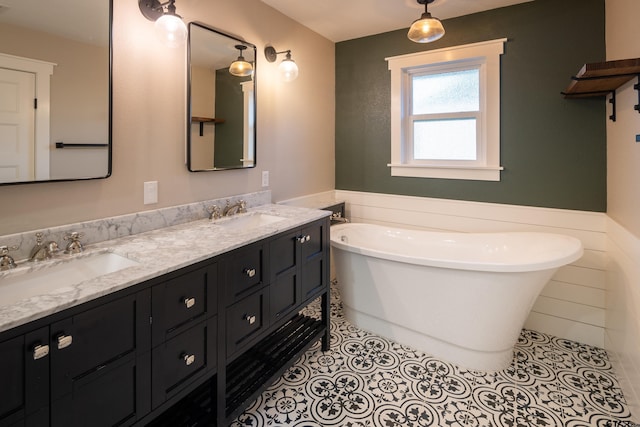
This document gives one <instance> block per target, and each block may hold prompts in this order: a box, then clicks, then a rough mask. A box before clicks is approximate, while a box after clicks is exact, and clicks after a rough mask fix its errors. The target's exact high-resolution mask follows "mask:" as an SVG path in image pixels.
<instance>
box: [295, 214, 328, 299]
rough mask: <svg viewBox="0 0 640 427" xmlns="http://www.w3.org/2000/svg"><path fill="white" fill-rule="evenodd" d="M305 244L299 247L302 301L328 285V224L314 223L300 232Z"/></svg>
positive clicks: (325, 222) (326, 222) (324, 222)
mask: <svg viewBox="0 0 640 427" xmlns="http://www.w3.org/2000/svg"><path fill="white" fill-rule="evenodd" d="M302 236H304V238H305V242H304V243H303V244H302V245H301V250H302V255H301V263H302V266H301V278H302V280H301V282H302V286H301V287H302V290H301V294H302V299H303V300H305V299H307V298H309V297H311V296H313V295H314V294H316V293H319V292H320V291H322V290H323V289H324V288H325V287H326V286H327V285H328V283H329V278H328V275H329V263H328V262H329V261H328V245H329V224H328V221H325V220H323V221H319V222H315V223H313V224H312V225H310V226H309V227H306V228H304V229H303V230H302Z"/></svg>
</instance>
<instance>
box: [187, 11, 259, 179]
mask: <svg viewBox="0 0 640 427" xmlns="http://www.w3.org/2000/svg"><path fill="white" fill-rule="evenodd" d="M187 52H188V60H187V67H188V70H187V71H188V73H187V74H188V88H187V167H188V168H189V170H190V171H192V172H201V171H213V170H225V169H240V168H251V167H254V166H255V165H256V154H255V153H256V108H255V105H256V88H255V76H256V74H255V73H256V47H255V46H254V45H253V44H251V43H248V42H246V41H244V40H241V39H238V38H236V37H233V36H230V35H227V34H224V33H222V32H220V31H218V30H215V29H213V28H210V27H208V26H206V25H204V24H201V23H197V22H191V23H189V46H188V50H187ZM239 57H242V58H243V59H244V61H240V62H236V61H238V60H239V59H240V58H239ZM232 64H234V68H232V69H231V71H233V72H234V74H232V73H231V72H230V66H231V65H232ZM243 67H244V68H243ZM248 67H251V70H246V68H248ZM243 74H244V75H243Z"/></svg>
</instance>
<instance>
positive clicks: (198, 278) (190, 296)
mask: <svg viewBox="0 0 640 427" xmlns="http://www.w3.org/2000/svg"><path fill="white" fill-rule="evenodd" d="M217 275H218V274H217V264H213V265H210V266H207V267H204V268H200V269H198V270H195V271H191V272H189V273H186V274H183V275H181V276H178V277H175V278H173V279H170V280H167V281H166V282H164V283H161V284H159V285H156V286H154V287H153V289H152V298H151V299H152V305H153V308H152V315H153V346H156V345H158V344H160V343H162V342H164V341H165V340H166V339H167V338H171V336H172V335H175V334H176V333H179V332H180V331H182V330H184V329H186V328H189V327H190V326H192V325H193V324H195V323H197V322H198V321H200V320H202V319H204V318H205V317H210V315H213V314H215V313H216V312H217V310H218V303H217V295H218V289H217V285H216V281H217Z"/></svg>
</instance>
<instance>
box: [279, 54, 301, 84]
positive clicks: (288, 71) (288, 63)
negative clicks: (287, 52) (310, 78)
mask: <svg viewBox="0 0 640 427" xmlns="http://www.w3.org/2000/svg"><path fill="white" fill-rule="evenodd" d="M278 71H280V76H281V77H282V80H283V81H285V82H291V81H293V80H295V79H296V78H297V77H298V65H297V64H296V63H295V61H294V60H293V59H290V58H287V59H285V60H284V61H282V62H281V63H280V65H278Z"/></svg>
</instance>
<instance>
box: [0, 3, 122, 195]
mask: <svg viewBox="0 0 640 427" xmlns="http://www.w3.org/2000/svg"><path fill="white" fill-rule="evenodd" d="M111 8H112V2H111V0H97V1H90V2H87V1H86V0H57V1H55V2H46V1H45V2H43V1H42V0H2V3H1V4H0V184H15V183H23V182H34V181H57V180H73V179H90V178H105V177H107V176H109V175H110V173H111V132H110V130H111V117H110V116H111V114H110V112H111V110H110V108H111V107H110V97H111V88H110V72H111V70H110V68H111V67H110V28H111Z"/></svg>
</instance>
